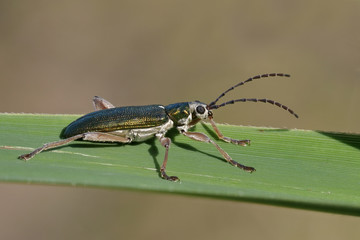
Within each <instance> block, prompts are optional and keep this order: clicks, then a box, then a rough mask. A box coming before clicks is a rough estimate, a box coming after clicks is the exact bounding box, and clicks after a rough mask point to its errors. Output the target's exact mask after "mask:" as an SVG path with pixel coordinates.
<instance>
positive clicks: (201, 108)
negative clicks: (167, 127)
mask: <svg viewBox="0 0 360 240" xmlns="http://www.w3.org/2000/svg"><path fill="white" fill-rule="evenodd" d="M206 106H207V105H206V104H205V103H202V102H198V101H195V102H181V103H174V104H169V105H167V106H165V110H166V113H167V115H168V116H169V118H170V119H171V120H172V121H173V122H174V126H176V127H178V128H186V129H184V130H187V128H189V127H191V126H193V125H195V124H196V123H198V122H199V121H201V120H203V119H206V118H207V117H208V115H209V111H208V110H207V108H206Z"/></svg>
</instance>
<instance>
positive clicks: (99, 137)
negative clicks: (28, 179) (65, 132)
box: [18, 132, 132, 161]
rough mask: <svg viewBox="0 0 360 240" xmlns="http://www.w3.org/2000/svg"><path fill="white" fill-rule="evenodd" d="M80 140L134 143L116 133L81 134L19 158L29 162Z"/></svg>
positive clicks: (48, 144) (47, 144)
mask: <svg viewBox="0 0 360 240" xmlns="http://www.w3.org/2000/svg"><path fill="white" fill-rule="evenodd" d="M78 139H83V140H85V141H92V142H120V143H129V142H131V141H132V140H131V139H129V138H127V137H124V136H120V135H116V133H111V132H110V133H102V132H87V133H81V134H78V135H75V136H72V137H69V138H66V139H64V140H60V141H57V142H51V143H45V144H44V145H43V146H42V147H39V148H37V149H35V150H34V151H32V152H31V153H27V154H23V155H21V156H19V157H18V158H19V159H23V160H25V161H27V160H29V159H31V158H33V157H34V156H35V155H36V154H38V153H41V152H42V151H44V150H48V149H51V148H56V147H59V146H62V145H65V144H68V143H70V142H72V141H75V140H78Z"/></svg>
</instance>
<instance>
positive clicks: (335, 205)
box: [0, 114, 360, 216]
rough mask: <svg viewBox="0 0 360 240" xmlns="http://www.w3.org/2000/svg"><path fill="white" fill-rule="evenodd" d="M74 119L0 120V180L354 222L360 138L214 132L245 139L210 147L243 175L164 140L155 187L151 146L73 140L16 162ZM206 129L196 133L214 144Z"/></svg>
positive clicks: (235, 129) (359, 190) (191, 145)
mask: <svg viewBox="0 0 360 240" xmlns="http://www.w3.org/2000/svg"><path fill="white" fill-rule="evenodd" d="M77 117H78V116H77V115H45V114H0V136H1V138H0V181H7V182H26V183H41V184H66V185H74V186H91V187H94V186H96V187H106V188H126V189H137V190H146V191H159V192H168V193H177V194H187V195H197V196H209V197H215V198H225V199H232V200H241V201H250V202H258V203H265V204H275V205H280V206H288V207H296V208H304V209H313V210H319V211H326V212H335V213H343V214H349V215H357V216H359V215H360V177H359V173H360V150H359V149H360V135H356V134H344V133H330V132H317V131H307V130H287V129H272V128H256V127H243V126H230V125H219V128H220V129H221V131H222V132H223V134H224V135H225V136H228V137H233V138H240V139H251V140H252V145H251V146H250V147H239V146H234V145H231V144H227V143H224V142H221V141H218V140H217V143H218V144H219V145H220V146H221V147H222V148H223V149H224V150H225V151H227V152H228V153H229V154H230V156H232V157H233V159H234V160H237V161H239V162H240V163H243V164H245V165H248V166H253V167H255V168H256V169H257V171H256V172H255V173H253V174H249V173H246V172H244V171H241V170H240V169H237V168H235V167H232V166H231V165H230V164H227V163H226V162H224V160H223V159H222V157H221V155H220V154H219V153H218V152H217V150H216V149H215V148H214V147H213V146H212V145H211V144H205V143H201V142H196V141H193V140H191V139H188V138H186V137H184V136H182V135H178V134H176V131H172V132H170V133H169V135H170V137H171V138H172V140H173V144H172V145H171V148H170V152H169V162H168V166H167V169H168V171H167V172H168V174H169V175H176V176H178V177H179V178H180V179H181V182H180V183H173V182H168V181H165V180H162V179H161V178H160V177H159V172H158V170H159V166H160V165H161V163H162V161H163V156H164V149H163V147H161V145H160V144H159V143H158V141H157V140H156V139H154V140H151V141H148V142H145V143H133V144H115V143H90V142H83V141H77V142H74V143H71V144H69V145H66V146H63V147H59V148H57V149H54V150H49V151H45V152H43V153H41V154H39V155H37V156H36V157H35V158H33V159H31V160H30V161H28V162H24V161H21V160H18V159H17V157H18V156H19V155H20V154H23V153H27V152H30V151H31V150H32V149H34V148H37V147H39V146H41V145H42V144H44V143H47V142H52V141H57V140H58V139H59V138H58V135H59V133H60V131H61V130H62V128H63V127H64V126H66V125H67V124H69V123H70V122H71V121H73V120H74V119H76V118H77ZM210 128H211V127H210V126H209V125H207V124H198V125H197V126H196V129H195V130H196V131H199V132H204V133H206V134H207V135H209V136H210V137H212V138H214V139H216V135H214V133H213V132H212V130H211V129H210Z"/></svg>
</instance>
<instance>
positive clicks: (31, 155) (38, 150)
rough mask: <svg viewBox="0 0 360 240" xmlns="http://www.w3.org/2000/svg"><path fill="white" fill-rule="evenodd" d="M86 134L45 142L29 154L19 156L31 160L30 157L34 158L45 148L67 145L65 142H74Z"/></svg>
mask: <svg viewBox="0 0 360 240" xmlns="http://www.w3.org/2000/svg"><path fill="white" fill-rule="evenodd" d="M84 135H85V134H78V135H75V136H72V137H69V138H66V139H64V140H60V141H57V142H51V143H45V144H44V145H43V146H42V147H39V148H37V149H35V150H34V151H32V152H31V153H27V154H23V155H20V156H19V157H18V158H19V159H23V160H25V161H27V160H30V159H31V158H33V157H34V156H35V155H36V154H38V153H41V152H42V151H44V150H47V149H51V148H55V147H59V146H62V145H65V144H67V143H69V142H72V141H75V140H77V139H81V138H83V137H84Z"/></svg>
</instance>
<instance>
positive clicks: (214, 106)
mask: <svg viewBox="0 0 360 240" xmlns="http://www.w3.org/2000/svg"><path fill="white" fill-rule="evenodd" d="M276 76H279V77H290V75H289V74H284V73H270V74H262V75H257V76H255V77H251V78H249V79H248V80H246V81H243V82H240V83H238V84H236V85H235V86H232V87H231V88H229V89H228V90H226V91H225V92H223V93H222V94H220V96H219V97H218V98H216V99H215V100H214V101H212V102H211V103H209V104H207V105H206V107H205V109H206V110H207V111H205V112H206V114H207V116H209V117H212V112H211V109H218V108H221V107H224V106H226V105H228V104H234V103H236V102H263V103H270V104H272V105H275V106H278V107H280V108H282V109H284V110H286V111H288V112H289V113H290V114H292V115H294V116H295V117H296V118H298V117H299V116H298V115H297V114H296V113H295V112H294V111H293V110H291V109H290V108H288V107H287V106H285V105H283V104H281V103H279V102H276V101H274V100H270V99H266V98H240V99H235V100H231V101H227V102H224V103H221V104H216V103H217V102H218V101H219V99H220V98H222V97H223V96H225V94H226V93H228V92H229V91H231V90H233V89H234V88H236V87H239V86H241V85H244V84H245V83H247V82H251V81H252V80H255V79H259V78H267V77H276ZM199 110H202V108H201V107H200V109H199Z"/></svg>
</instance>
